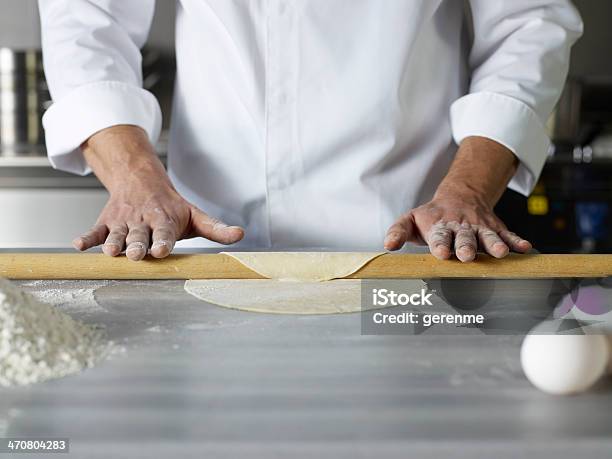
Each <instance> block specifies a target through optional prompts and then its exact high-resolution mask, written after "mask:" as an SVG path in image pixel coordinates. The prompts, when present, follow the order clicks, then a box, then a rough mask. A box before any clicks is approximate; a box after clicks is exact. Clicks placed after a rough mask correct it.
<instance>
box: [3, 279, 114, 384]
mask: <svg viewBox="0 0 612 459" xmlns="http://www.w3.org/2000/svg"><path fill="white" fill-rule="evenodd" d="M115 349H116V346H115V345H114V343H112V342H111V341H107V340H106V339H105V337H104V332H103V331H102V330H101V329H100V328H97V327H94V326H91V325H87V324H84V323H82V322H79V321H76V320H74V319H73V318H72V317H70V316H69V315H68V314H65V313H63V312H61V311H60V310H58V309H57V308H55V307H53V306H50V305H48V304H45V303H41V302H40V301H38V300H37V299H36V298H34V297H33V296H32V295H30V294H29V293H26V292H24V291H22V290H21V289H19V288H18V287H17V286H16V285H14V284H12V283H11V282H10V281H8V280H6V279H1V278H0V385H1V386H15V385H25V384H32V383H37V382H41V381H45V380H48V379H54V378H59V377H62V376H67V375H70V374H74V373H78V372H80V371H82V370H84V369H85V368H88V367H92V366H94V365H95V364H96V363H98V362H99V361H101V360H102V359H104V358H106V357H108V356H110V355H111V354H112V353H114V351H115Z"/></svg>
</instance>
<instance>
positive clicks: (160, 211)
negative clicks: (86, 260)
mask: <svg viewBox="0 0 612 459" xmlns="http://www.w3.org/2000/svg"><path fill="white" fill-rule="evenodd" d="M82 150H83V154H84V155H85V159H86V160H87V163H88V164H89V165H90V167H91V168H92V170H93V171H94V173H95V174H96V176H97V177H98V178H99V179H100V181H101V182H102V183H103V184H104V186H105V187H106V189H107V190H108V192H109V193H110V198H109V200H108V202H107V203H106V206H105V207H104V209H103V210H102V213H101V214H100V217H99V218H98V221H97V222H96V224H95V225H94V227H93V228H92V229H91V230H89V231H88V232H87V233H85V234H83V235H81V236H79V237H77V238H76V239H75V240H74V241H73V245H74V247H75V248H76V249H78V250H87V249H89V248H91V247H95V246H98V245H102V250H103V252H104V253H105V254H106V255H109V256H113V257H114V256H117V255H119V254H120V253H121V252H122V251H123V250H125V252H126V255H127V257H128V258H129V259H130V260H134V261H138V260H141V259H142V258H144V256H145V255H146V254H147V251H148V250H149V248H150V249H151V255H153V256H154V257H156V258H163V257H166V256H168V255H169V254H170V252H171V251H172V249H173V247H174V244H175V242H176V241H177V240H179V239H187V238H192V237H198V236H200V237H204V238H206V239H209V240H211V241H215V242H220V243H221V244H233V243H235V242H238V241H239V240H240V239H242V237H243V236H244V230H243V229H242V228H240V227H238V226H229V225H226V224H225V223H223V222H221V221H219V220H217V219H216V218H213V217H210V216H209V215H207V214H205V213H204V212H202V211H201V210H200V209H198V208H197V207H195V206H194V205H192V204H190V203H189V202H187V201H186V200H185V199H183V197H181V196H180V195H179V194H178V192H177V191H176V190H175V189H174V186H173V185H172V183H171V182H170V179H169V178H168V175H167V174H166V171H165V169H164V166H163V165H162V163H161V161H160V160H159V158H158V157H157V155H156V153H155V150H154V148H153V146H152V145H151V143H150V142H149V140H148V138H147V135H146V133H145V132H144V131H143V130H142V129H140V128H139V127H136V126H127V125H122V126H113V127H110V128H108V129H104V130H102V131H100V132H98V133H96V134H94V135H93V136H91V137H90V138H89V139H88V140H87V141H86V142H85V143H84V144H83V145H82Z"/></svg>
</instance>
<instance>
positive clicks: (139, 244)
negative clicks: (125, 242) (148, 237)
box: [127, 242, 147, 252]
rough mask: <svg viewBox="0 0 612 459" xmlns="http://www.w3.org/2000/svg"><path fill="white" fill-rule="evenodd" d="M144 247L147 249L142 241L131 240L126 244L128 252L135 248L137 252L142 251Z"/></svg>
mask: <svg viewBox="0 0 612 459" xmlns="http://www.w3.org/2000/svg"><path fill="white" fill-rule="evenodd" d="M146 249H147V247H146V245H145V244H144V243H142V242H132V243H131V244H130V245H129V246H128V248H127V251H128V252H132V251H136V250H137V251H139V252H142V251H143V250H146Z"/></svg>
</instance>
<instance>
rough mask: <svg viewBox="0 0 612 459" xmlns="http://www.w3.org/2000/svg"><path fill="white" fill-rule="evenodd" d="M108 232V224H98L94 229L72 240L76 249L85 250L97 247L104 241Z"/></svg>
mask: <svg viewBox="0 0 612 459" xmlns="http://www.w3.org/2000/svg"><path fill="white" fill-rule="evenodd" d="M107 234H108V227H107V226H106V225H102V224H98V225H95V226H94V227H93V228H92V229H90V230H89V231H87V232H86V233H85V234H82V235H81V236H79V237H77V238H76V239H74V240H73V241H72V245H73V246H74V248H75V249H77V250H80V251H83V250H87V249H90V248H91V247H95V246H97V245H100V244H102V243H103V242H104V239H105V238H106V235H107Z"/></svg>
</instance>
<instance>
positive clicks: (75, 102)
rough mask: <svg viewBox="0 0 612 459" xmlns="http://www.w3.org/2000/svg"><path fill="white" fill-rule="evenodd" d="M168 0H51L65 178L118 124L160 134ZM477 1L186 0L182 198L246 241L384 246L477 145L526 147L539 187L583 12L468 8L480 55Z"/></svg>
mask: <svg viewBox="0 0 612 459" xmlns="http://www.w3.org/2000/svg"><path fill="white" fill-rule="evenodd" d="M154 3H155V2H154V0H39V6H40V12H41V19H42V44H43V52H44V63H45V71H46V76H47V80H48V83H49V87H50V90H51V95H52V97H53V101H54V102H53V105H52V106H51V107H50V108H49V109H48V111H47V112H46V113H45V115H44V118H43V122H44V127H45V132H46V139H47V148H48V154H49V159H50V161H51V163H52V164H53V166H54V167H56V168H58V169H63V170H66V171H71V172H75V173H79V174H85V173H88V172H89V171H90V170H89V168H88V167H87V165H86V163H85V161H84V159H83V156H82V153H81V151H80V149H79V145H81V143H82V142H83V141H85V140H86V139H87V138H88V137H89V136H91V135H92V134H94V133H95V132H97V131H99V130H101V129H103V128H106V127H109V126H113V125H118V124H132V125H137V126H140V127H142V128H143V129H144V130H145V131H146V132H147V134H148V136H149V138H150V140H151V141H152V142H156V140H157V139H158V136H159V133H160V126H161V123H162V117H161V116H162V115H161V111H160V108H159V105H158V102H157V101H156V99H155V97H154V96H153V95H152V94H151V93H149V92H147V91H145V90H144V89H142V76H141V55H140V48H141V46H142V45H143V44H144V43H145V40H146V38H147V33H148V29H149V27H150V24H151V19H152V16H153V11H154ZM463 3H464V2H462V1H459V0H250V1H247V0H234V1H229V0H180V1H178V4H177V6H178V11H177V19H176V57H177V67H178V68H177V81H176V88H175V95H174V105H173V114H172V127H171V134H170V144H169V151H168V155H169V157H168V166H169V174H170V177H171V179H172V181H173V182H174V184H175V186H176V187H177V189H178V191H179V192H180V193H181V194H182V195H183V196H184V197H185V198H187V199H188V200H189V201H191V202H192V203H194V204H196V205H197V206H199V207H200V208H201V209H203V210H204V211H206V212H208V213H209V214H211V215H213V216H215V217H218V218H220V219H222V220H224V221H225V222H227V223H229V224H233V225H241V226H243V227H245V229H246V236H245V239H244V240H243V241H242V242H241V243H240V244H241V245H242V246H249V247H255V246H256V247H266V248H273V247H277V248H292V247H328V248H342V249H366V250H371V249H379V248H380V247H381V245H382V240H383V238H384V235H385V232H386V231H387V229H388V227H389V226H390V225H391V224H392V223H393V222H394V221H395V219H396V218H397V217H398V216H399V215H400V214H401V213H402V212H404V211H406V210H408V209H410V208H413V207H415V206H417V205H419V204H422V203H424V202H426V201H428V200H429V199H430V198H431V197H432V195H433V193H434V191H435V189H436V187H437V185H438V184H439V182H440V180H441V179H442V177H443V176H444V175H445V173H446V172H447V170H448V167H449V165H450V162H451V160H452V159H453V156H454V154H455V152H456V148H457V146H456V144H458V143H460V142H461V140H462V139H464V138H465V137H467V136H472V135H478V136H484V137H488V138H490V139H493V140H495V141H497V142H499V143H501V144H503V145H505V146H506V147H508V148H509V149H510V150H512V151H513V152H514V153H515V155H516V156H517V157H518V158H519V160H520V165H519V168H518V170H517V172H516V174H515V175H514V177H513V179H512V181H511V183H510V185H509V186H510V188H512V189H514V190H517V191H519V192H521V193H524V194H528V193H529V192H530V190H531V189H532V187H533V185H534V182H535V180H536V179H537V177H538V175H539V173H540V171H541V169H542V166H543V164H544V161H545V158H546V155H547V149H548V146H549V140H548V138H547V136H546V131H545V128H544V123H545V120H546V118H547V116H548V115H549V113H550V112H551V111H552V108H553V105H554V104H555V102H556V100H557V98H558V96H559V94H560V91H561V89H562V86H563V83H564V80H565V77H566V74H567V69H568V60H569V51H570V47H571V45H572V44H573V42H574V41H575V40H576V39H577V38H578V37H579V36H580V34H581V32H582V22H581V19H580V17H579V15H578V13H577V12H576V10H575V9H574V7H573V6H572V5H571V3H570V2H569V1H566V0H512V1H507V0H471V1H470V2H469V5H470V7H471V15H472V27H473V34H474V40H473V44H472V45H471V48H469V49H468V47H466V46H465V45H466V40H465V33H464V29H465V23H466V21H465V15H464V8H463V7H464V5H463ZM510 223H511V222H510ZM210 245H214V244H212V243H211V244H210Z"/></svg>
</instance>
